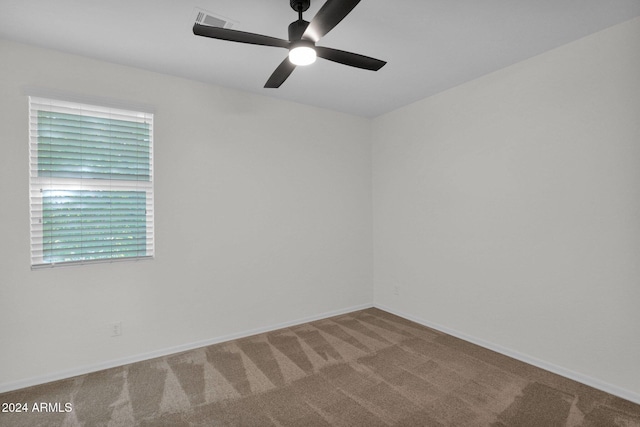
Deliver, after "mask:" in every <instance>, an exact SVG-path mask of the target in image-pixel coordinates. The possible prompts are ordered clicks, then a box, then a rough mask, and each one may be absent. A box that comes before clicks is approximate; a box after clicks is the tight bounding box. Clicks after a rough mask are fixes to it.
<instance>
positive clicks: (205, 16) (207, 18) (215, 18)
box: [195, 8, 234, 28]
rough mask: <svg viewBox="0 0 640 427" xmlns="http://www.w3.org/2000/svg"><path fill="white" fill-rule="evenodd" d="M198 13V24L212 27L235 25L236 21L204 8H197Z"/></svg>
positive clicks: (196, 12)
mask: <svg viewBox="0 0 640 427" xmlns="http://www.w3.org/2000/svg"><path fill="white" fill-rule="evenodd" d="M195 14H196V24H200V25H208V26H210V27H218V28H231V27H233V24H234V22H232V21H230V20H229V19H227V18H225V17H223V16H220V15H215V14H213V13H211V12H207V11H206V10H202V9H197V8H196V9H195Z"/></svg>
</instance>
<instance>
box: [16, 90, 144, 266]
mask: <svg viewBox="0 0 640 427" xmlns="http://www.w3.org/2000/svg"><path fill="white" fill-rule="evenodd" d="M29 147H30V149H29V153H30V156H29V158H30V180H29V183H30V185H29V187H30V212H31V266H32V268H37V267H42V266H53V265H58V264H74V263H86V262H97V261H113V260H119V259H139V258H150V257H153V251H154V239H153V114H151V113H143V112H135V111H128V110H122V109H115V108H108V107H99V106H94V105H87V104H79V103H76V102H66V101H57V100H51V99H45V98H37V97H29Z"/></svg>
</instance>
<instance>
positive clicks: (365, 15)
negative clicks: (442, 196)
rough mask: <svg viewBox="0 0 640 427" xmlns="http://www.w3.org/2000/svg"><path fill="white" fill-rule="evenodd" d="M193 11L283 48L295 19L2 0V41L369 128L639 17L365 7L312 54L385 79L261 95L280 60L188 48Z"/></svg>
mask: <svg viewBox="0 0 640 427" xmlns="http://www.w3.org/2000/svg"><path fill="white" fill-rule="evenodd" d="M323 3H324V0H311V8H310V9H309V10H308V11H307V12H305V14H304V18H305V19H306V20H308V21H309V20H311V18H312V17H313V16H314V15H315V13H316V12H317V10H318V9H319V8H320V6H321V5H322V4H323ZM196 8H197V9H202V10H205V11H208V12H211V13H212V14H214V15H218V16H222V17H225V18H227V19H228V20H230V21H232V22H234V26H233V27H232V28H233V29H236V30H241V31H248V32H254V33H260V34H265V35H269V36H273V37H279V38H284V39H286V38H287V26H288V25H289V23H290V22H292V21H294V20H295V19H296V18H297V15H296V13H295V12H294V11H293V10H292V9H291V8H290V6H289V0H243V1H239V0H108V1H105V0H0V38H5V39H9V40H15V41H18V42H24V43H29V44H34V45H37V46H42V47H48V48H54V49H58V50H61V51H65V52H71V53H76V54H80V55H85V56H89V57H94V58H98V59H102V60H105V61H110V62H115V63H119V64H125V65H130V66H134V67H139V68H144V69H148V70H153V71H158V72H161V73H167V74H172V75H176V76H182V77H186V78H189V79H193V80H198V81H202V82H208V83H213V84H216V85H221V86H227V87H231V88H236V89H241V90H245V91H249V92H254V93H258V94H263V95H267V96H273V97H276V98H281V99H286V100H290V101H294V102H300V103H304V104H309V105H315V106H319V107H323V108H329V109H333V110H338V111H343V112H347V113H352V114H356V115H361V116H367V117H372V116H377V115H379V114H382V113H385V112H388V111H391V110H393V109H395V108H398V107H401V106H403V105H406V104H409V103H411V102H413V101H416V100H418V99H422V98H425V97H427V96H430V95H433V94H435V93H438V92H441V91H443V90H446V89H448V88H451V87H454V86H457V85H459V84H461V83H464V82H466V81H469V80H473V79H475V78H477V77H479V76H482V75H484V74H487V73H490V72H492V71H495V70H498V69H500V68H503V67H505V66H508V65H510V64H514V63H516V62H518V61H521V60H523V59H526V58H529V57H532V56H534V55H537V54H540V53H542V52H545V51H547V50H550V49H553V48H555V47H558V46H561V45H563V44H566V43H568V42H571V41H573V40H577V39H579V38H581V37H584V36H586V35H589V34H592V33H594V32H597V31H599V30H602V29H605V28H607V27H610V26H613V25H615V24H618V23H621V22H624V21H627V20H629V19H632V18H634V17H637V16H640V0H394V1H391V0H362V1H361V2H360V4H359V5H358V6H357V7H356V8H355V9H354V10H353V11H352V12H351V14H349V15H348V16H347V17H346V18H345V19H344V20H343V21H342V22H341V23H340V24H338V26H337V27H336V28H334V30H333V31H331V32H330V33H329V34H327V35H326V36H325V37H324V38H323V39H322V40H321V41H320V42H319V43H318V45H321V46H328V47H333V48H336V49H341V50H347V51H352V52H355V53H360V54H363V55H367V56H372V57H375V58H379V59H382V60H386V61H388V64H387V65H386V66H385V67H383V68H382V69H381V70H380V71H378V72H372V71H365V70H360V69H356V68H352V67H347V66H344V65H340V64H336V63H333V62H329V61H325V60H322V59H319V60H318V61H317V62H316V63H315V64H313V65H311V66H309V67H298V68H297V69H296V70H295V71H294V72H293V74H292V75H291V77H289V79H288V80H287V81H286V82H285V83H284V84H283V85H282V86H281V87H280V88H279V89H264V88H263V86H264V83H265V82H266V80H267V78H268V77H269V76H270V75H271V73H272V72H273V70H274V69H275V67H276V66H278V64H280V62H281V61H282V60H283V59H284V58H285V56H286V54H287V51H286V50H284V49H279V48H272V47H265V46H253V45H246V44H239V43H233V42H228V41H220V40H213V39H207V38H203V37H197V36H194V35H193V33H192V27H193V23H194V21H195V16H196ZM0 60H1V56H0Z"/></svg>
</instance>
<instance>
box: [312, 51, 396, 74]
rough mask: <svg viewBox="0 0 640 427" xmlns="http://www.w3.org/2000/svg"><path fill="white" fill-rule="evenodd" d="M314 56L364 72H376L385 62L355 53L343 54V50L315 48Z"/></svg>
mask: <svg viewBox="0 0 640 427" xmlns="http://www.w3.org/2000/svg"><path fill="white" fill-rule="evenodd" d="M315 50H316V55H318V56H319V57H320V58H324V59H328V60H329V61H333V62H338V63H340V64H344V65H350V66H352V67H356V68H363V69H365V70H372V71H378V70H379V69H380V68H382V67H383V66H384V65H385V64H386V63H387V62H386V61H381V60H379V59H375V58H371V57H369V56H364V55H359V54H357V53H351V52H345V51H344V50H338V49H331V48H329V47H322V46H316V47H315Z"/></svg>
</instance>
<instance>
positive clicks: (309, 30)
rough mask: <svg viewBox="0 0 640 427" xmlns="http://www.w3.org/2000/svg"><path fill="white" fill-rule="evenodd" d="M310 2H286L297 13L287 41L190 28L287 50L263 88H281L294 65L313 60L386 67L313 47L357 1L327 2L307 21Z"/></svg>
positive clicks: (205, 34) (199, 33)
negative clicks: (303, 14)
mask: <svg viewBox="0 0 640 427" xmlns="http://www.w3.org/2000/svg"><path fill="white" fill-rule="evenodd" d="M310 2H311V0H289V3H290V5H291V8H292V9H293V10H294V11H296V12H297V13H298V20H297V21H293V22H292V23H291V24H289V40H284V39H279V38H275V37H269V36H263V35H261V34H254V33H247V32H244V31H237V30H230V29H227V28H218V27H211V26H207V25H200V24H195V25H194V26H193V33H194V34H195V35H197V36H203V37H210V38H214V39H220V40H228V41H233V42H239V43H248V44H255V45H262V46H273V47H281V48H285V49H289V56H288V57H287V58H285V59H284V61H282V62H281V63H280V65H279V66H278V67H277V68H276V69H275V71H274V72H273V74H271V77H269V80H267V83H266V84H265V85H264V87H265V88H278V87H280V85H282V83H284V81H285V80H286V79H287V78H288V77H289V76H290V75H291V73H292V72H293V70H294V69H295V68H296V66H298V65H309V64H312V63H313V62H315V60H316V57H320V58H324V59H328V60H329V61H333V62H337V63H340V64H344V65H349V66H351V67H356V68H362V69H365V70H372V71H378V70H379V69H380V68H382V66H384V65H385V64H386V62H385V61H381V60H379V59H375V58H370V57H368V56H364V55H359V54H357V53H351V52H345V51H343V50H338V49H332V48H329V47H324V46H316V43H317V42H318V40H320V38H322V37H323V36H324V35H326V34H327V33H328V32H329V31H331V30H332V29H333V28H334V27H335V26H336V25H338V23H339V22H340V21H342V20H343V19H344V17H345V16H347V15H348V14H349V12H351V11H352V10H353V8H354V7H356V6H357V5H358V3H360V0H327V2H326V3H325V4H324V5H323V6H322V7H321V8H320V10H319V11H318V13H317V14H316V16H314V17H313V19H312V20H311V22H307V21H305V20H304V19H302V12H304V11H306V10H307V9H309V5H310Z"/></svg>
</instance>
